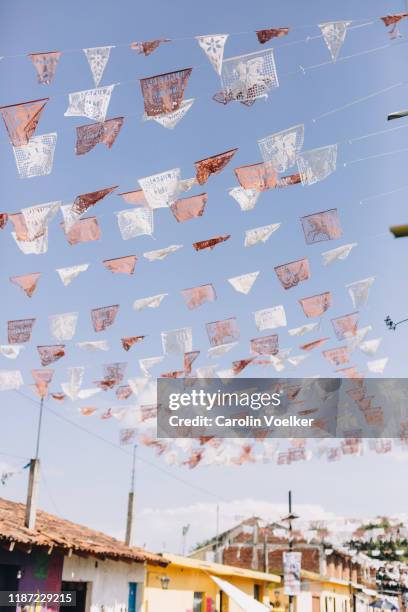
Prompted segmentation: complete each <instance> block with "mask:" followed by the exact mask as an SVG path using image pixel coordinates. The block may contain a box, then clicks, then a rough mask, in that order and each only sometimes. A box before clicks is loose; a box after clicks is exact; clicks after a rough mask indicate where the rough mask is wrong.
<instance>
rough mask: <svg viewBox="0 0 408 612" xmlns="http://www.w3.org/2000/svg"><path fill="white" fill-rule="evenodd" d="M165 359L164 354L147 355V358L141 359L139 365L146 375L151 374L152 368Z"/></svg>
mask: <svg viewBox="0 0 408 612" xmlns="http://www.w3.org/2000/svg"><path fill="white" fill-rule="evenodd" d="M163 359H164V357H163V355H161V356H159V357H147V358H146V359H139V367H140V369H141V370H142V372H143V374H144V375H145V376H150V374H149V371H150V370H151V369H152V368H154V366H156V365H159V363H161V362H162V361H163ZM129 384H130V381H129ZM131 388H132V386H131ZM132 391H133V389H132ZM133 393H134V391H133Z"/></svg>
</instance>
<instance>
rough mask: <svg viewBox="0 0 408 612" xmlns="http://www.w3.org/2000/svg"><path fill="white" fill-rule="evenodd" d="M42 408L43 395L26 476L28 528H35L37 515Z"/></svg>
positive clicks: (26, 522)
mask: <svg viewBox="0 0 408 612" xmlns="http://www.w3.org/2000/svg"><path fill="white" fill-rule="evenodd" d="M43 410H44V395H43V394H42V395H41V401H40V415H39V418H38V427H37V442H36V448H35V457H34V459H31V460H30V474H29V477H28V491H27V503H26V512H25V519H24V525H25V527H27V528H28V529H35V519H36V515H37V505H38V493H39V486H40V458H39V453H40V438H41V426H42V418H43Z"/></svg>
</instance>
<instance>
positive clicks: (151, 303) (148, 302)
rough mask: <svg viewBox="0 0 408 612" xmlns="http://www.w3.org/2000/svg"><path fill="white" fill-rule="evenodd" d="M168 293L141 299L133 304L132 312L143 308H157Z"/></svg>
mask: <svg viewBox="0 0 408 612" xmlns="http://www.w3.org/2000/svg"><path fill="white" fill-rule="evenodd" d="M167 295H169V294H168V293H160V294H159V295H152V296H151V297H147V298H141V299H140V300H135V301H134V302H133V309H134V310H142V309H143V308H158V307H159V306H160V304H161V303H162V301H163V300H164V298H165V297H166V296H167Z"/></svg>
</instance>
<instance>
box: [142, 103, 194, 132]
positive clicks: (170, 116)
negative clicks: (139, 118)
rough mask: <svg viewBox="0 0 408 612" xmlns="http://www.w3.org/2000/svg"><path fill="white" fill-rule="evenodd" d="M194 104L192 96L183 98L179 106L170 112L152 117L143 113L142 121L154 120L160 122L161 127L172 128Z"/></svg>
mask: <svg viewBox="0 0 408 612" xmlns="http://www.w3.org/2000/svg"><path fill="white" fill-rule="evenodd" d="M193 104H194V98H190V99H189V100H183V102H182V103H181V104H180V108H178V109H177V110H175V111H172V112H170V113H163V114H162V115H155V116H153V117H149V115H146V113H144V115H143V120H144V121H151V120H153V121H156V123H160V125H162V126H163V127H165V128H167V129H168V130H173V129H174V128H175V127H176V125H177V124H178V123H179V121H181V120H182V119H183V117H184V116H185V115H186V114H187V113H188V111H189V110H190V108H191V107H192V106H193Z"/></svg>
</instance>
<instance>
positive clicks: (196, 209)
mask: <svg viewBox="0 0 408 612" xmlns="http://www.w3.org/2000/svg"><path fill="white" fill-rule="evenodd" d="M207 200H208V196H207V194H206V193H200V194H199V195H196V196H192V197H190V198H181V199H180V200H177V202H174V204H172V205H171V206H170V209H171V212H172V213H173V215H174V216H175V218H176V219H177V221H178V222H179V223H183V222H184V221H189V220H190V219H194V218H196V217H201V216H202V215H203V214H204V209H205V204H206V202H207Z"/></svg>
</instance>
